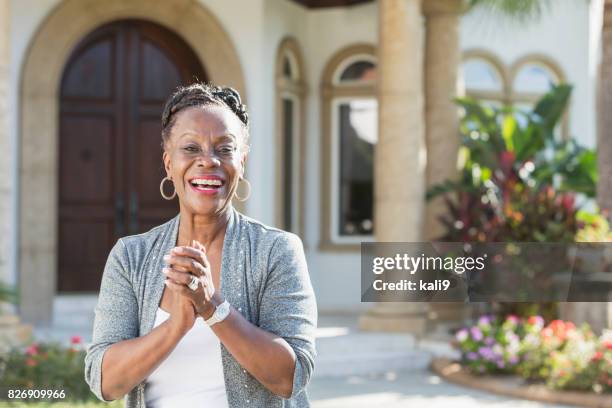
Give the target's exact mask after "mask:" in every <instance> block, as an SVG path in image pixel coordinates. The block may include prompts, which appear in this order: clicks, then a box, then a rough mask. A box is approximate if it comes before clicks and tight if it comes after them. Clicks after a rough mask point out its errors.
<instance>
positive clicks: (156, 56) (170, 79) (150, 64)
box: [139, 40, 183, 111]
mask: <svg viewBox="0 0 612 408" xmlns="http://www.w3.org/2000/svg"><path fill="white" fill-rule="evenodd" d="M140 53H141V58H140V61H139V62H140V67H139V68H140V76H139V77H140V97H139V102H140V103H143V102H144V103H147V102H149V103H151V102H153V103H155V104H156V105H157V106H159V105H160V104H163V103H164V102H165V100H166V98H168V96H169V95H170V94H171V93H172V92H173V91H174V89H175V88H176V86H177V85H178V84H182V83H183V81H182V80H181V76H180V73H179V71H178V69H177V67H176V65H175V64H174V63H172V61H170V59H169V58H168V57H167V56H166V55H165V54H164V53H163V52H162V51H161V50H160V49H159V48H158V47H157V46H155V45H154V44H153V43H151V42H150V41H147V40H144V41H142V43H141V44H140ZM160 111H161V109H160Z"/></svg>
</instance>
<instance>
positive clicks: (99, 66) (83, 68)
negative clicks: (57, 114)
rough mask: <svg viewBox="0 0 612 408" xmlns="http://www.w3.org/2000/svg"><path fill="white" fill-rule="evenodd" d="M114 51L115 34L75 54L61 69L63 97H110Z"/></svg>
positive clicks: (94, 98) (111, 94) (111, 92)
mask: <svg viewBox="0 0 612 408" xmlns="http://www.w3.org/2000/svg"><path fill="white" fill-rule="evenodd" d="M115 54H116V46H115V38H114V37H105V38H101V39H99V40H97V41H96V42H95V43H93V44H91V46H90V47H88V48H85V49H84V50H83V51H82V52H81V53H80V54H79V55H75V56H74V57H73V58H74V61H73V62H72V64H70V65H69V66H68V69H67V71H66V73H65V80H64V83H63V85H62V96H63V98H68V99H69V98H85V99H89V100H94V101H95V100H100V99H113V90H114V86H113V83H114V76H115V75H114V74H115V70H114V66H115V58H114V55H115Z"/></svg>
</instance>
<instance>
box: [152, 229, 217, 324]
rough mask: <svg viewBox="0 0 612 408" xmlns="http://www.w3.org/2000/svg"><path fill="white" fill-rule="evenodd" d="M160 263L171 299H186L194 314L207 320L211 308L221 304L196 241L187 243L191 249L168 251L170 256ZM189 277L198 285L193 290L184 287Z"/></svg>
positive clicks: (180, 247)
mask: <svg viewBox="0 0 612 408" xmlns="http://www.w3.org/2000/svg"><path fill="white" fill-rule="evenodd" d="M163 259H164V262H165V263H166V264H167V265H168V266H167V267H165V268H163V269H162V272H163V273H164V274H165V275H166V278H167V279H166V282H165V283H166V286H167V287H168V289H170V290H171V291H173V292H174V295H175V296H176V295H179V296H180V297H183V298H186V299H189V300H190V301H191V303H192V305H193V308H194V311H195V313H196V314H198V315H200V316H202V317H203V318H204V319H208V318H210V317H211V316H212V314H213V313H214V311H215V308H216V306H217V305H218V304H220V303H221V301H220V299H219V295H218V294H216V292H215V285H214V283H213V279H212V273H211V269H210V262H208V258H207V256H206V249H205V248H204V246H203V245H202V244H200V243H199V242H198V241H195V240H193V241H191V246H177V247H174V248H172V250H171V251H170V254H168V255H164V258H163ZM192 276H195V277H196V278H197V279H198V281H199V284H198V288H197V289H196V290H192V289H190V288H189V287H188V286H187V285H189V283H190V282H191V279H192Z"/></svg>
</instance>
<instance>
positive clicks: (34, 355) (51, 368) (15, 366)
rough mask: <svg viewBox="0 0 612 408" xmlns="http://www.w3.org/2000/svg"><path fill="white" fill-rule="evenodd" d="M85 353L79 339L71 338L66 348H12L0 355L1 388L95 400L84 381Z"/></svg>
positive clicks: (41, 345)
mask: <svg viewBox="0 0 612 408" xmlns="http://www.w3.org/2000/svg"><path fill="white" fill-rule="evenodd" d="M84 360H85V350H84V347H83V345H82V342H81V339H80V337H78V336H74V337H73V338H72V339H71V344H70V346H69V347H66V346H63V345H61V344H59V343H32V344H30V345H29V346H27V347H25V348H24V347H18V348H12V349H11V350H10V351H9V352H8V353H7V354H5V355H3V356H0V388H1V389H2V392H3V395H7V394H6V393H7V391H8V390H9V389H20V390H25V389H37V390H58V391H61V390H64V391H65V398H63V399H58V401H60V400H62V401H95V400H97V399H96V397H95V395H94V394H93V393H92V392H91V391H90V390H89V386H88V385H87V383H86V382H85V378H84V371H85V365H84V364H85V363H84Z"/></svg>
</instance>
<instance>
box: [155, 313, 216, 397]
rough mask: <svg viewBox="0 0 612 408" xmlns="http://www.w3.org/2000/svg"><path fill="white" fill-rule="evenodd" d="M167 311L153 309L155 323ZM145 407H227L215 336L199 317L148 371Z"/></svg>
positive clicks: (159, 321)
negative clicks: (162, 358)
mask: <svg viewBox="0 0 612 408" xmlns="http://www.w3.org/2000/svg"><path fill="white" fill-rule="evenodd" d="M169 316H170V315H169V314H168V313H167V312H166V311H164V310H163V309H162V308H158V309H157V315H156V317H155V324H154V325H153V327H157V326H159V325H160V324H162V323H163V322H164V321H165V320H166V319H168V317H169ZM145 403H146V406H147V408H177V407H181V408H191V407H193V408H195V407H198V408H227V407H228V405H227V394H226V392H225V381H224V377H223V366H222V364H221V346H220V343H219V339H218V338H217V336H215V334H214V333H213V331H212V329H211V328H210V327H208V325H207V324H206V323H205V322H204V320H203V319H201V318H199V317H198V318H197V319H196V321H195V323H194V325H193V327H192V328H191V330H189V332H187V334H186V335H185V336H183V338H182V339H181V340H180V341H179V343H178V344H177V345H176V347H175V348H174V350H172V352H171V353H170V355H169V356H168V357H167V358H166V359H165V360H164V361H163V362H162V363H161V364H160V365H159V367H157V369H155V371H153V372H152V373H151V375H150V376H149V377H148V378H147V382H146V385H145Z"/></svg>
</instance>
